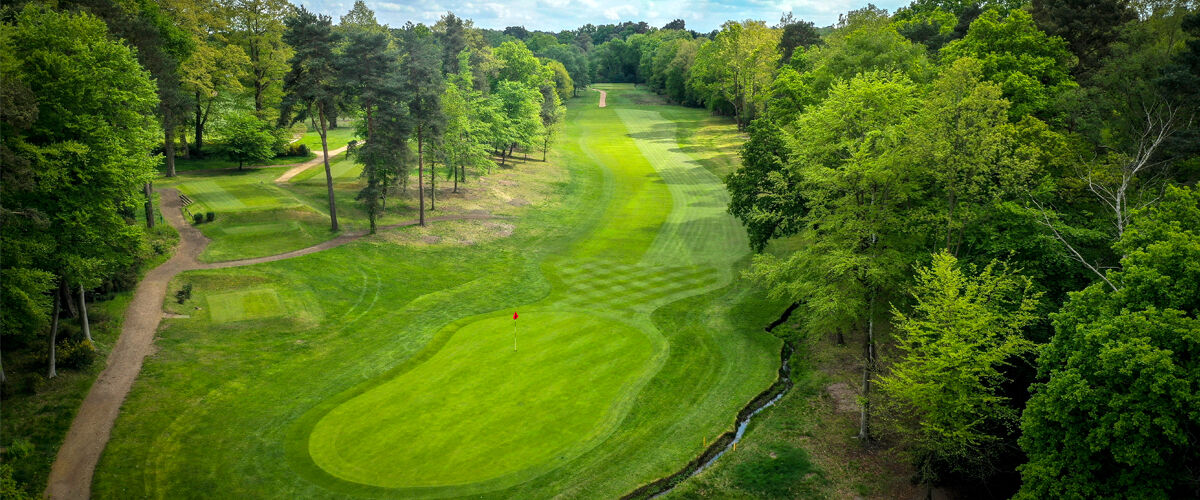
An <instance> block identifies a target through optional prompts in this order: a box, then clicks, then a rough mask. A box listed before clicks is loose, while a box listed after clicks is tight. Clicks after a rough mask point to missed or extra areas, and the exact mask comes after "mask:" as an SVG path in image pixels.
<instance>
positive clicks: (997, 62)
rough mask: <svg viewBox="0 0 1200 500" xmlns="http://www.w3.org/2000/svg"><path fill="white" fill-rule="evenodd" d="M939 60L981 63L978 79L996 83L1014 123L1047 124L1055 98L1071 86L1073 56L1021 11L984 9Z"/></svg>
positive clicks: (1064, 45) (1059, 40) (946, 47)
mask: <svg viewBox="0 0 1200 500" xmlns="http://www.w3.org/2000/svg"><path fill="white" fill-rule="evenodd" d="M941 54H942V59H943V62H950V61H953V60H955V59H958V58H962V57H972V58H975V59H978V60H979V61H980V62H982V63H983V77H984V78H986V79H988V80H991V81H993V82H995V83H998V84H1000V87H1001V88H1002V89H1003V90H1004V97H1005V98H1007V99H1008V100H1009V102H1011V103H1012V107H1011V108H1010V109H1009V116H1010V118H1012V119H1013V120H1014V121H1015V120H1017V119H1019V118H1021V117H1022V116H1025V115H1033V116H1035V117H1037V118H1039V119H1041V120H1042V121H1052V120H1051V118H1053V117H1054V116H1053V115H1054V114H1055V113H1054V110H1053V109H1052V108H1053V104H1054V100H1055V98H1056V97H1057V96H1058V95H1059V94H1061V93H1062V92H1064V91H1065V90H1067V89H1070V88H1073V87H1075V86H1076V84H1075V81H1074V80H1072V79H1071V74H1070V69H1071V67H1072V66H1073V65H1074V64H1075V57H1074V56H1072V55H1071V52H1070V51H1069V50H1068V49H1067V43H1066V42H1065V41H1063V39H1061V38H1058V37H1052V36H1048V35H1046V34H1045V33H1043V32H1042V31H1041V30H1039V29H1038V28H1037V26H1036V25H1035V24H1034V22H1033V18H1032V17H1030V16H1029V13H1028V12H1025V11H1023V10H1013V11H1011V12H1010V13H1009V14H1008V15H1007V16H1004V15H1002V14H1001V13H1000V12H999V11H998V10H996V9H989V10H987V11H985V12H984V13H983V14H982V15H981V16H979V19H976V20H975V22H973V23H971V28H970V30H969V31H968V32H967V35H966V36H965V37H963V38H962V39H959V40H955V41H953V42H951V43H950V44H948V45H946V46H945V47H944V48H942V51H941Z"/></svg>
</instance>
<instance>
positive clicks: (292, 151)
mask: <svg viewBox="0 0 1200 500" xmlns="http://www.w3.org/2000/svg"><path fill="white" fill-rule="evenodd" d="M308 153H309V151H308V145H306V144H289V145H288V147H287V152H286V154H287V155H288V156H308Z"/></svg>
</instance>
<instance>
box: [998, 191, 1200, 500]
mask: <svg viewBox="0 0 1200 500" xmlns="http://www.w3.org/2000/svg"><path fill="white" fill-rule="evenodd" d="M1196 228H1200V191H1196V190H1195V189H1194V188H1168V189H1167V191H1166V193H1165V194H1164V196H1163V200H1162V201H1161V202H1160V203H1159V204H1158V205H1155V206H1153V207H1150V208H1147V209H1144V210H1141V211H1138V212H1136V213H1135V214H1134V217H1133V220H1132V223H1131V224H1130V226H1129V229H1128V230H1127V231H1125V233H1124V235H1123V236H1122V237H1121V239H1120V240H1119V241H1118V242H1117V244H1116V245H1115V249H1116V251H1117V253H1119V254H1122V255H1124V257H1123V258H1122V259H1121V270H1118V271H1112V272H1109V273H1108V274H1109V279H1110V280H1111V281H1112V282H1113V283H1116V284H1117V285H1118V286H1117V287H1116V288H1115V289H1112V288H1109V287H1108V286H1107V285H1105V284H1103V283H1099V282H1097V283H1093V284H1092V285H1091V286H1089V287H1087V288H1086V289H1084V290H1083V291H1081V292H1076V293H1072V294H1071V297H1070V299H1069V300H1068V302H1067V303H1066V304H1065V305H1064V306H1063V308H1062V310H1061V311H1060V312H1059V313H1057V314H1054V315H1053V316H1052V319H1053V321H1054V330H1055V334H1054V337H1053V339H1052V340H1051V342H1050V344H1049V345H1048V346H1046V347H1045V349H1043V350H1042V352H1041V356H1040V357H1039V359H1038V365H1039V367H1038V374H1039V376H1040V378H1041V379H1042V380H1044V382H1040V383H1036V384H1034V385H1033V387H1032V392H1033V396H1032V398H1031V399H1030V400H1029V403H1028V405H1027V406H1026V409H1025V412H1024V414H1023V415H1022V423H1021V430H1022V436H1021V439H1020V444H1021V448H1022V449H1024V450H1025V453H1026V454H1027V455H1028V456H1029V463H1027V464H1025V465H1022V466H1021V467H1020V468H1019V469H1020V471H1021V477H1022V479H1023V485H1022V487H1021V492H1020V494H1019V495H1018V497H1020V498H1068V497H1070V498H1103V497H1125V498H1134V497H1136V498H1184V497H1189V496H1194V495H1195V493H1196V491H1197V488H1198V482H1197V477H1196V474H1195V471H1196V470H1200V412H1197V411H1196V409H1197V408H1200V376H1197V374H1200V320H1198V319H1197V317H1198V314H1200V268H1197V266H1196V265H1195V263H1196V262H1200V233H1198V232H1197V229H1196Z"/></svg>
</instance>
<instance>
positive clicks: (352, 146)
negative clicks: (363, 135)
mask: <svg viewBox="0 0 1200 500" xmlns="http://www.w3.org/2000/svg"><path fill="white" fill-rule="evenodd" d="M357 149H358V141H356V140H355V141H350V142H348V143H346V158H349V157H350V155H352V154H354V151H356V150H357Z"/></svg>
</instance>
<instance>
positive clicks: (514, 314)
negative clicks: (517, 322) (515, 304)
mask: <svg viewBox="0 0 1200 500" xmlns="http://www.w3.org/2000/svg"><path fill="white" fill-rule="evenodd" d="M513 319H517V312H516V311H513Z"/></svg>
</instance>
